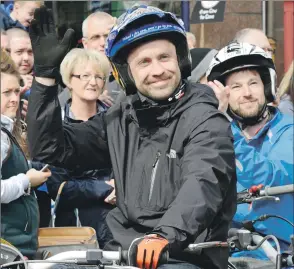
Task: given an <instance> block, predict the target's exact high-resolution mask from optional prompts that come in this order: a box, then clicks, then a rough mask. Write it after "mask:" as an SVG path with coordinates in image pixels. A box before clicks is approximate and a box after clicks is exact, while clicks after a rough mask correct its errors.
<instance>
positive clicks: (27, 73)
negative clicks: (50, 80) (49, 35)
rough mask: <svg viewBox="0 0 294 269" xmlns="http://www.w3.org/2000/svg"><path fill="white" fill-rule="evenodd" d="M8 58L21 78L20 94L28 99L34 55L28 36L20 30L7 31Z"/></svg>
mask: <svg viewBox="0 0 294 269" xmlns="http://www.w3.org/2000/svg"><path fill="white" fill-rule="evenodd" d="M7 36H8V40H9V48H10V56H11V58H12V60H13V61H14V63H15V64H16V67H17V68H18V71H19V73H20V75H21V77H22V85H21V86H22V88H21V93H22V94H24V97H26V98H28V95H29V93H30V89H31V86H32V82H33V75H32V69H33V66H34V55H33V51H32V44H31V40H30V37H29V34H28V33H27V32H26V31H25V30H22V29H19V28H12V29H9V30H7Z"/></svg>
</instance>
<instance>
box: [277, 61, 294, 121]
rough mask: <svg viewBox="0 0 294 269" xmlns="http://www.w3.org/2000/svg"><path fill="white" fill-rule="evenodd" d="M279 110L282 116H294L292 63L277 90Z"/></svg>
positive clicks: (293, 65)
mask: <svg viewBox="0 0 294 269" xmlns="http://www.w3.org/2000/svg"><path fill="white" fill-rule="evenodd" d="M278 98H279V99H280V103H279V109H280V110H281V112H282V113H284V114H289V115H291V116H293V115H294V105H293V102H294V61H292V63H291V65H290V67H289V69H288V71H287V72H286V74H285V75H284V78H283V79H282V81H281V84H280V86H279V90H278Z"/></svg>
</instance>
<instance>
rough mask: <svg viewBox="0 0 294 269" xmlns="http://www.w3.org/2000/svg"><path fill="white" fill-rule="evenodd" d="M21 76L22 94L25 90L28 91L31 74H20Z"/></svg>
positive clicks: (30, 84) (30, 83)
mask: <svg viewBox="0 0 294 269" xmlns="http://www.w3.org/2000/svg"><path fill="white" fill-rule="evenodd" d="M21 78H22V80H23V83H24V86H23V87H20V94H24V93H25V92H26V91H28V90H29V89H30V88H31V87H32V84H33V76H32V75H30V74H28V75H21Z"/></svg>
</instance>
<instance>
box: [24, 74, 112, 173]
mask: <svg viewBox="0 0 294 269" xmlns="http://www.w3.org/2000/svg"><path fill="white" fill-rule="evenodd" d="M57 92H58V85H54V86H49V87H48V86H45V85H42V84H40V83H38V82H37V81H35V80H34V82H33V85H32V92H31V94H30V99H29V108H28V115H27V124H28V142H29V150H30V154H31V157H32V159H33V160H34V161H40V162H43V163H48V164H52V165H56V166H58V167H64V168H68V169H73V168H74V169H78V170H84V171H85V170H91V169H99V168H106V167H109V166H110V160H109V152H108V145H107V142H106V132H105V129H106V128H105V124H104V115H103V113H99V114H97V115H96V116H95V117H94V118H93V119H92V120H89V121H87V122H83V123H76V124H75V123H64V124H63V122H62V118H61V108H60V104H59V101H58V97H57Z"/></svg>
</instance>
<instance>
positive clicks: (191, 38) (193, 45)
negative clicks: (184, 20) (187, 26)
mask: <svg viewBox="0 0 294 269" xmlns="http://www.w3.org/2000/svg"><path fill="white" fill-rule="evenodd" d="M186 35H187V42H188V47H189V49H193V48H196V36H195V35H194V34H193V33H191V32H186Z"/></svg>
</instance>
